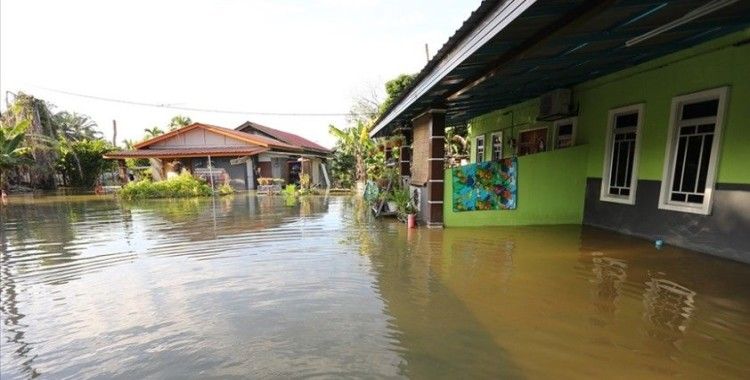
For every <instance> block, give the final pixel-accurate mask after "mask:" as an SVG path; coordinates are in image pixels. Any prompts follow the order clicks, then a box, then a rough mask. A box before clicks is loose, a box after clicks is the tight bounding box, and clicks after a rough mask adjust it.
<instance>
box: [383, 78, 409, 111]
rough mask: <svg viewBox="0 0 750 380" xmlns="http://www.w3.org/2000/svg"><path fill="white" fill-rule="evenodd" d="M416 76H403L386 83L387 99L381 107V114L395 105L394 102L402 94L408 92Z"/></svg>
mask: <svg viewBox="0 0 750 380" xmlns="http://www.w3.org/2000/svg"><path fill="white" fill-rule="evenodd" d="M415 77H416V75H414V74H401V75H399V76H397V77H396V78H393V79H391V80H389V81H388V82H385V93H386V98H385V100H384V101H383V103H382V104H381V105H380V113H381V114H382V113H383V112H385V111H387V110H388V109H389V108H391V106H392V105H393V102H394V101H396V99H397V98H398V97H399V96H401V93H402V92H404V90H406V88H407V87H409V85H410V84H411V83H412V82H413V81H414V78H415Z"/></svg>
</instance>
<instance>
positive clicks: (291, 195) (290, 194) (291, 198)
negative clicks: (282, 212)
mask: <svg viewBox="0 0 750 380" xmlns="http://www.w3.org/2000/svg"><path fill="white" fill-rule="evenodd" d="M281 195H283V196H284V204H285V205H286V206H288V207H292V206H294V205H296V204H297V186H295V185H294V184H293V183H290V184H288V185H286V186H285V187H284V190H282V191H281Z"/></svg>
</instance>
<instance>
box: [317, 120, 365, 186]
mask: <svg viewBox="0 0 750 380" xmlns="http://www.w3.org/2000/svg"><path fill="white" fill-rule="evenodd" d="M328 132H329V133H330V134H331V135H333V136H334V137H336V138H337V139H338V142H337V147H338V149H341V150H342V151H343V152H344V153H348V154H351V155H352V156H354V158H355V164H354V168H355V174H356V178H357V183H358V187H360V186H361V188H362V189H364V183H365V182H366V181H367V167H366V165H365V159H366V158H367V155H368V154H369V153H370V152H371V151H372V149H373V147H374V146H375V143H374V142H373V141H372V139H371V138H370V129H369V128H368V126H367V124H365V123H362V122H359V123H357V125H356V126H354V127H349V128H345V129H339V128H336V127H335V126H333V125H329V126H328Z"/></svg>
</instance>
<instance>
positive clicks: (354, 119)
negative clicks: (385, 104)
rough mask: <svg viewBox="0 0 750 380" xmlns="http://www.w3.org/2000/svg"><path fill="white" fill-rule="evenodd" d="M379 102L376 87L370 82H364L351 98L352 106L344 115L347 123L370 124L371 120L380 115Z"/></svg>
mask: <svg viewBox="0 0 750 380" xmlns="http://www.w3.org/2000/svg"><path fill="white" fill-rule="evenodd" d="M380 103H381V100H380V95H379V94H378V90H377V88H376V87H375V86H374V85H372V84H370V83H368V84H365V85H364V86H362V88H360V89H359V90H358V91H357V94H356V95H355V96H354V98H353V99H352V106H351V108H349V114H348V115H347V117H346V121H347V123H348V124H349V125H356V124H357V123H365V124H372V122H373V120H375V119H376V118H377V117H378V115H380Z"/></svg>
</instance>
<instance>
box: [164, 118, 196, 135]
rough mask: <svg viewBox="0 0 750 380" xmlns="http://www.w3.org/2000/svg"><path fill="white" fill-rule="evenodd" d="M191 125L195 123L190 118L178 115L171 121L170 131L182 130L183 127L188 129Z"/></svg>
mask: <svg viewBox="0 0 750 380" xmlns="http://www.w3.org/2000/svg"><path fill="white" fill-rule="evenodd" d="M190 124H193V121H192V120H190V118H189V117H187V116H183V115H177V116H174V117H173V118H172V119H171V120H170V121H169V130H170V131H174V130H175V129H180V128H182V127H187V126H188V125H190Z"/></svg>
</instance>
